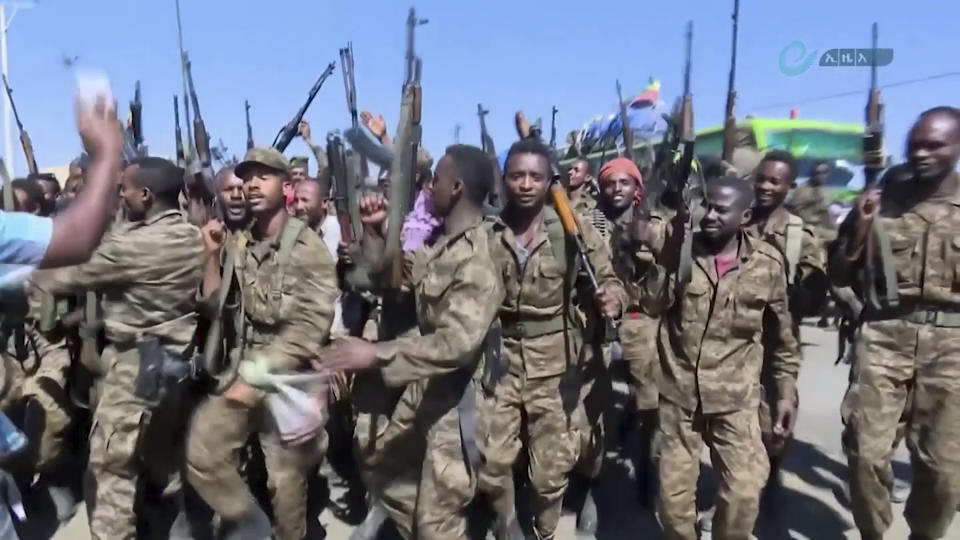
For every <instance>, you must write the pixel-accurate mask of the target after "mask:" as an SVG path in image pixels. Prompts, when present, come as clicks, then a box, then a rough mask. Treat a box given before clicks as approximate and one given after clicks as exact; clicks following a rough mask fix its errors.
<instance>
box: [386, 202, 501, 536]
mask: <svg viewBox="0 0 960 540" xmlns="http://www.w3.org/2000/svg"><path fill="white" fill-rule="evenodd" d="M489 254H490V250H489V248H488V238H487V232H486V230H485V229H484V227H483V225H482V223H481V222H480V221H479V220H478V221H477V222H476V223H474V224H472V225H471V226H470V227H469V228H467V229H466V230H465V231H463V232H460V233H456V234H453V235H449V236H446V235H445V236H441V237H440V238H439V239H438V241H437V242H436V243H435V244H434V245H432V246H425V247H423V248H421V249H419V250H417V251H415V252H409V253H407V271H406V272H405V276H404V278H405V279H404V281H405V284H406V285H407V286H409V287H410V288H412V289H413V291H414V292H415V293H416V298H417V312H418V313H417V319H418V322H419V327H420V333H419V335H413V336H407V337H400V338H398V339H395V340H392V341H386V342H381V343H379V344H377V351H378V353H377V356H378V358H379V359H380V361H381V362H382V363H384V364H385V365H383V366H382V367H381V368H380V374H381V376H382V378H383V380H384V382H385V383H386V385H387V386H388V387H393V388H401V387H411V389H410V390H409V391H407V392H405V393H404V397H408V398H410V399H401V400H400V401H399V403H398V405H397V408H396V409H395V410H394V412H393V414H392V415H391V420H390V424H389V425H388V426H387V428H386V430H385V435H384V441H385V445H386V448H385V453H387V454H389V455H391V456H393V457H392V458H391V460H390V461H391V462H392V463H394V464H398V465H399V464H400V463H399V462H401V461H403V462H405V463H404V465H405V468H406V469H407V470H412V471H419V482H418V483H419V486H418V489H416V490H415V491H413V492H412V493H411V492H410V491H409V490H403V491H402V492H401V497H402V496H404V495H405V496H406V499H407V500H403V501H398V500H396V499H397V497H395V496H394V497H391V496H390V495H396V493H387V494H384V493H382V492H381V493H376V492H375V493H374V497H375V499H377V500H378V501H380V502H381V503H383V504H384V507H385V508H386V509H387V510H388V511H389V512H390V514H391V517H392V518H393V520H394V521H395V522H396V523H397V525H398V527H397V528H398V530H399V531H400V532H401V534H402V535H403V536H404V537H405V538H411V537H416V538H418V539H437V540H441V539H447V538H466V537H467V521H466V516H465V514H464V511H465V509H466V507H467V505H468V504H469V503H470V501H471V500H472V499H473V495H474V490H475V489H476V482H477V469H476V467H477V466H478V465H479V463H477V462H474V463H471V462H470V457H471V456H470V455H469V454H470V451H469V450H465V449H467V448H472V449H474V450H475V449H476V436H475V433H472V432H467V431H466V430H474V429H475V421H474V418H475V415H476V411H475V407H474V405H473V403H474V401H475V399H476V390H475V387H474V384H473V379H474V374H475V372H476V369H477V367H478V365H479V364H480V359H481V356H482V354H483V349H482V347H481V346H482V345H483V343H484V337H485V336H486V334H487V331H488V329H489V328H490V325H491V324H492V322H493V321H494V320H495V318H496V316H497V310H498V309H499V306H500V304H501V303H502V299H503V294H504V293H503V286H502V284H501V283H500V276H499V269H498V268H497V267H496V266H495V264H494V262H493V261H492V260H491V259H490V256H489ZM411 407H412V408H411ZM420 441H425V443H422V442H420ZM397 454H401V455H402V456H403V458H402V459H400V457H399V456H397ZM474 457H479V454H474ZM377 472H379V469H378V471H377ZM384 480H388V479H385V478H378V482H377V484H381V483H382V482H383V481H384ZM392 491H395V490H392ZM411 495H412V496H414V498H413V500H410V498H409V496H411ZM398 503H399V504H398ZM414 508H415V513H413V514H408V513H406V512H409V510H410V509H414Z"/></svg>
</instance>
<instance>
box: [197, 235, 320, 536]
mask: <svg viewBox="0 0 960 540" xmlns="http://www.w3.org/2000/svg"><path fill="white" fill-rule="evenodd" d="M294 226H295V219H294V218H288V220H287V223H286V225H285V228H290V227H294ZM241 234H242V237H243V238H244V239H245V245H243V244H244V241H239V242H238V245H237V249H238V251H237V266H236V278H237V282H238V283H240V284H241V290H242V297H243V298H242V306H243V318H244V324H243V325H242V326H243V328H244V332H243V336H242V338H241V340H242V341H243V343H244V348H243V349H242V351H237V352H239V353H240V354H242V357H243V358H245V359H250V358H252V357H253V355H257V356H258V357H260V358H265V359H266V360H267V361H268V363H269V367H270V370H271V372H275V373H284V372H293V371H297V370H299V369H302V368H307V367H309V362H310V360H312V359H314V358H316V356H317V353H318V352H319V350H320V346H321V345H322V344H323V343H324V341H325V340H326V339H327V336H328V334H329V331H330V327H331V324H332V321H333V308H334V301H335V299H336V297H337V293H338V291H337V283H336V270H335V267H334V262H333V260H332V258H331V257H330V252H329V251H328V250H327V247H326V246H325V245H324V244H323V241H322V240H321V239H320V238H319V237H318V236H317V235H316V234H313V233H312V232H310V231H309V230H307V229H306V228H304V229H302V230H301V232H300V234H299V235H298V236H297V237H296V242H295V243H294V244H293V249H292V251H291V254H290V260H289V261H288V262H287V263H286V265H285V267H284V268H283V269H282V271H281V268H280V260H279V251H280V242H281V238H282V237H283V234H282V233H281V235H279V236H278V237H277V238H276V239H274V240H265V241H257V240H255V239H254V238H253V235H252V233H251V232H250V231H244V232H242V233H241ZM240 238H241V236H240V235H235V236H233V237H232V239H233V240H239V239H240ZM223 285H224V286H229V284H226V283H224V284H223ZM217 294H218V292H217V291H215V292H214V293H213V294H212V295H211V300H212V299H214V298H216V297H217ZM214 309H215V308H214ZM234 346H236V344H234ZM251 433H259V435H260V445H261V447H262V449H263V454H264V460H265V465H266V469H267V474H268V481H267V488H268V490H269V492H270V497H271V502H272V505H273V517H274V534H275V535H276V537H277V538H278V539H280V540H300V539H301V538H302V537H303V535H304V534H305V531H306V501H307V489H306V486H307V473H308V470H309V469H310V467H312V466H313V465H316V463H317V462H318V461H319V459H320V457H321V456H322V449H321V448H320V447H319V446H320V445H319V444H318V443H319V442H318V441H313V442H314V443H317V444H311V443H305V444H302V445H299V446H287V445H285V444H283V443H282V442H281V440H280V436H279V433H278V432H277V430H276V426H275V425H274V423H273V418H272V417H271V416H270V414H269V412H268V411H267V409H266V407H265V406H264V405H262V404H259V405H256V406H254V407H253V408H248V407H247V406H245V405H242V404H239V403H235V402H231V401H228V400H227V399H226V398H224V397H223V396H219V395H212V396H208V397H207V398H206V399H204V400H203V401H202V402H201V403H200V405H199V406H198V407H197V410H196V412H195V413H194V415H193V417H192V419H191V421H190V430H189V436H188V441H187V475H188V476H187V478H188V480H189V481H190V484H191V485H192V486H193V487H194V488H195V489H196V490H197V493H198V494H199V495H200V496H201V497H202V498H203V499H204V500H205V501H206V502H207V504H209V505H210V506H211V508H213V509H214V511H216V512H217V513H218V514H220V516H221V517H223V518H224V519H226V520H230V521H233V520H236V519H238V518H240V517H241V516H243V515H244V514H245V513H246V512H248V511H249V510H250V509H251V508H253V506H254V505H255V504H256V502H255V500H254V498H253V496H252V495H251V494H250V491H249V489H248V488H247V486H246V484H245V483H244V481H243V478H242V477H241V476H240V473H239V472H238V467H239V453H240V450H241V449H242V448H243V446H244V444H245V443H246V441H247V438H248V437H249V435H250V434H251ZM318 454H319V455H318Z"/></svg>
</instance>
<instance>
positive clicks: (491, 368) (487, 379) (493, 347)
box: [480, 321, 509, 396]
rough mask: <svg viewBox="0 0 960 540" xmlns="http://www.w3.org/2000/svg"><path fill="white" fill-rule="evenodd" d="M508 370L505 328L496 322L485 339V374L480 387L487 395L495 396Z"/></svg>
mask: <svg viewBox="0 0 960 540" xmlns="http://www.w3.org/2000/svg"><path fill="white" fill-rule="evenodd" d="M508 369H509V363H508V362H507V360H506V359H505V358H504V356H503V328H502V327H501V326H500V321H494V323H493V325H491V326H490V330H488V331H487V335H486V337H484V338H483V374H482V376H481V380H480V385H481V387H482V388H483V392H484V393H485V394H486V395H488V396H492V395H493V392H494V390H495V389H496V388H497V385H498V384H500V380H501V379H503V376H504V375H506V374H507V370H508Z"/></svg>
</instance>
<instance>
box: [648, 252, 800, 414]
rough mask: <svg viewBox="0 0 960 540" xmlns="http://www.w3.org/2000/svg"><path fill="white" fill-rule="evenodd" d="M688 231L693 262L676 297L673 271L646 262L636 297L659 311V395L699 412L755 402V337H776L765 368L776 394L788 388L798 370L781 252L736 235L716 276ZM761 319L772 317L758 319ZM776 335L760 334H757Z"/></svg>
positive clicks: (758, 348) (759, 357)
mask: <svg viewBox="0 0 960 540" xmlns="http://www.w3.org/2000/svg"><path fill="white" fill-rule="evenodd" d="M698 237H699V235H695V236H694V243H693V265H692V266H693V268H692V275H691V279H690V282H689V283H688V284H687V285H686V287H685V288H684V290H683V297H682V298H679V299H678V298H676V295H675V289H674V282H675V274H673V273H672V272H671V273H669V274H668V272H667V270H666V269H664V267H663V266H661V265H659V264H654V265H651V267H650V271H649V272H648V273H647V275H646V276H644V278H643V284H642V285H643V290H642V301H643V303H644V307H645V310H646V311H647V312H648V313H651V314H652V315H658V314H661V313H662V314H663V316H664V324H663V325H662V326H661V330H660V349H661V360H660V364H661V370H662V376H661V377H662V378H661V386H660V395H661V397H662V398H663V399H667V400H669V401H671V402H673V403H675V404H677V405H679V406H681V407H683V408H685V409H687V410H690V411H693V410H697V409H698V408H700V409H701V410H702V411H703V413H705V414H717V413H725V412H733V411H739V410H745V409H750V408H753V409H756V408H757V407H758V406H759V397H760V394H759V391H760V370H761V366H762V363H763V355H764V351H763V346H762V345H761V339H763V340H764V341H767V340H768V339H769V341H770V342H775V343H776V347H775V348H774V349H773V350H772V357H771V359H772V362H771V370H772V373H773V378H774V380H775V382H776V386H777V390H778V395H781V396H787V395H793V393H794V389H795V385H796V380H797V374H798V372H799V370H800V356H799V347H798V344H797V340H796V338H794V336H793V332H792V322H791V319H790V313H789V312H788V311H787V280H786V272H784V270H783V266H784V263H783V257H782V256H781V255H780V252H778V251H777V250H776V248H774V247H773V246H770V245H769V244H767V243H766V242H761V241H758V240H755V239H753V238H751V237H750V236H748V235H744V234H741V236H740V249H739V253H738V256H737V259H736V261H735V263H734V266H733V267H732V268H730V269H729V270H728V271H727V272H726V273H725V274H724V275H723V276H722V277H720V278H718V276H717V268H716V259H715V258H714V257H713V256H712V255H709V254H708V253H706V251H705V249H704V246H703V244H702V243H701V242H700V238H698ZM764 319H768V320H773V321H774V322H775V324H765V323H764ZM767 332H771V333H775V336H772V337H771V338H766V337H765V336H763V335H762V334H764V333H767Z"/></svg>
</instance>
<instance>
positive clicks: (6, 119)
mask: <svg viewBox="0 0 960 540" xmlns="http://www.w3.org/2000/svg"><path fill="white" fill-rule="evenodd" d="M34 5H36V3H35V2H0V63H2V71H3V76H4V77H6V78H7V80H9V79H10V76H9V75H10V73H9V65H8V63H7V30H9V29H10V25H11V24H13V18H14V17H16V16H17V12H18V11H19V10H20V9H21V8H24V9H29V8H32V7H33V6H34ZM7 7H10V8H12V9H11V10H10V18H9V19H8V18H7ZM10 114H11V111H10V100H4V101H3V136H4V147H3V160H4V162H6V165H7V173H8V174H9V175H10V178H13V177H14V174H13V170H14V167H13V136H12V135H11V133H10Z"/></svg>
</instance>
